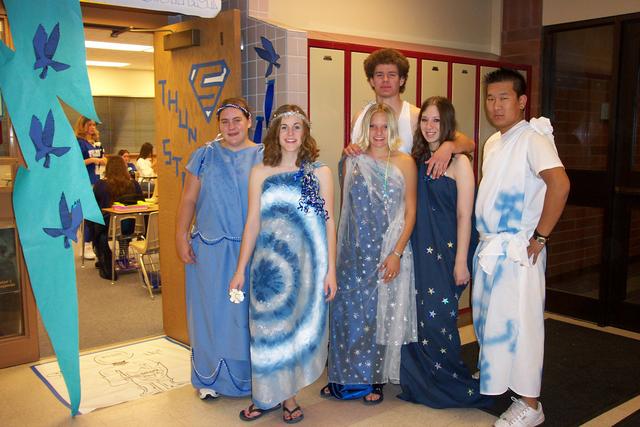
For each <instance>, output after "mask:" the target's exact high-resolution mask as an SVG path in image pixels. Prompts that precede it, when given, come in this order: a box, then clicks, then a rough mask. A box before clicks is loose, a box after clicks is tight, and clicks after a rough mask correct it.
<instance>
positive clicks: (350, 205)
mask: <svg viewBox="0 0 640 427" xmlns="http://www.w3.org/2000/svg"><path fill="white" fill-rule="evenodd" d="M361 135H362V136H361V138H360V140H359V141H358V144H360V146H361V148H362V150H363V151H364V155H361V156H358V157H350V158H347V159H345V160H344V162H343V183H342V189H343V196H342V197H343V201H342V211H341V217H340V218H341V219H340V226H339V229H338V258H337V259H338V262H337V279H338V286H339V289H340V292H339V293H338V295H337V296H336V299H335V300H334V302H333V303H332V304H331V314H330V319H331V323H330V349H329V381H330V384H329V385H327V386H326V387H325V388H323V389H322V391H321V396H323V397H329V396H334V397H337V398H340V399H353V398H359V397H362V399H363V401H364V403H365V404H368V405H375V404H379V403H381V402H382V400H383V398H384V396H383V393H382V386H383V385H384V384H385V383H387V382H389V381H392V382H398V381H399V378H400V374H399V369H400V349H401V347H402V345H403V344H406V343H409V342H413V341H415V340H416V311H415V298H414V292H415V290H414V283H413V254H412V252H411V244H410V243H409V238H410V236H411V231H412V230H413V225H414V223H415V215H416V164H415V162H414V161H413V159H412V158H411V156H409V155H407V154H404V153H402V152H400V151H398V150H397V148H398V147H399V145H400V138H399V137H398V127H397V123H396V119H395V116H394V114H393V111H392V110H391V108H390V107H389V106H387V105H385V104H373V105H372V106H371V107H369V108H368V110H367V112H366V113H365V116H364V119H363V121H362V132H361Z"/></svg>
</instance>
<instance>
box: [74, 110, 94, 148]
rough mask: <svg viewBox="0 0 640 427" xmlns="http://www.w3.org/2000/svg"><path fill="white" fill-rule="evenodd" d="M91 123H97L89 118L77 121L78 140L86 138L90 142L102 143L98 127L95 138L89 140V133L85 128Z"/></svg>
mask: <svg viewBox="0 0 640 427" xmlns="http://www.w3.org/2000/svg"><path fill="white" fill-rule="evenodd" d="M89 122H94V123H95V121H94V120H93V119H90V118H88V117H85V116H80V117H78V120H76V125H75V126H74V131H75V133H76V138H84V139H86V140H87V141H89V142H96V141H100V133H99V132H98V128H97V127H96V133H95V135H94V138H93V139H91V140H89V135H87V131H86V130H85V126H86V125H87V123H89ZM96 124H97V123H96Z"/></svg>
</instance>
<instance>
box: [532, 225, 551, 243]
mask: <svg viewBox="0 0 640 427" xmlns="http://www.w3.org/2000/svg"><path fill="white" fill-rule="evenodd" d="M533 238H534V240H535V241H536V242H538V243H540V244H541V245H542V246H544V245H546V244H547V242H548V241H549V236H543V235H542V234H540V233H539V232H538V229H537V228H536V229H535V230H533Z"/></svg>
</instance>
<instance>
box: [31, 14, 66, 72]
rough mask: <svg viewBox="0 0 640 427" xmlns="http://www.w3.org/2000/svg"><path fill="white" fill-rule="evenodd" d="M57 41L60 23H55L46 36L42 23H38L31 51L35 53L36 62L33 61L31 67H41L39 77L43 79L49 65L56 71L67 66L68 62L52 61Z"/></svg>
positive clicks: (58, 39) (35, 68)
mask: <svg viewBox="0 0 640 427" xmlns="http://www.w3.org/2000/svg"><path fill="white" fill-rule="evenodd" d="M58 41H60V24H56V25H55V27H53V30H51V34H49V36H47V32H46V31H45V29H44V27H43V26H42V24H39V25H38V28H37V29H36V34H35V35H34V36H33V51H34V53H35V54H36V62H34V63H33V69H34V70H37V69H38V68H42V72H41V73H40V78H41V79H45V78H46V77H47V71H48V70H49V67H51V68H53V69H54V70H56V71H62V70H66V69H67V68H69V64H64V63H62V62H58V61H54V60H53V55H55V53H56V49H58Z"/></svg>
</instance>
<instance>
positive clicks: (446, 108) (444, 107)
mask: <svg viewBox="0 0 640 427" xmlns="http://www.w3.org/2000/svg"><path fill="white" fill-rule="evenodd" d="M430 105H434V106H435V107H436V108H437V109H438V113H439V114H440V140H439V141H438V147H439V146H440V144H442V142H443V141H453V140H454V139H455V137H456V127H457V125H456V110H455V108H453V104H452V103H451V101H449V100H448V99H447V98H444V97H442V96H432V97H431V98H428V99H427V100H426V101H424V102H423V103H422V107H420V114H418V127H417V128H416V131H415V133H414V134H413V148H412V149H411V156H412V157H413V158H414V159H415V161H416V163H417V164H418V165H420V164H421V163H424V162H425V161H427V160H428V159H429V158H431V151H429V143H428V142H427V140H426V139H425V138H424V135H422V130H421V129H420V120H422V115H423V114H424V112H425V111H426V110H427V107H429V106H430Z"/></svg>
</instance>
